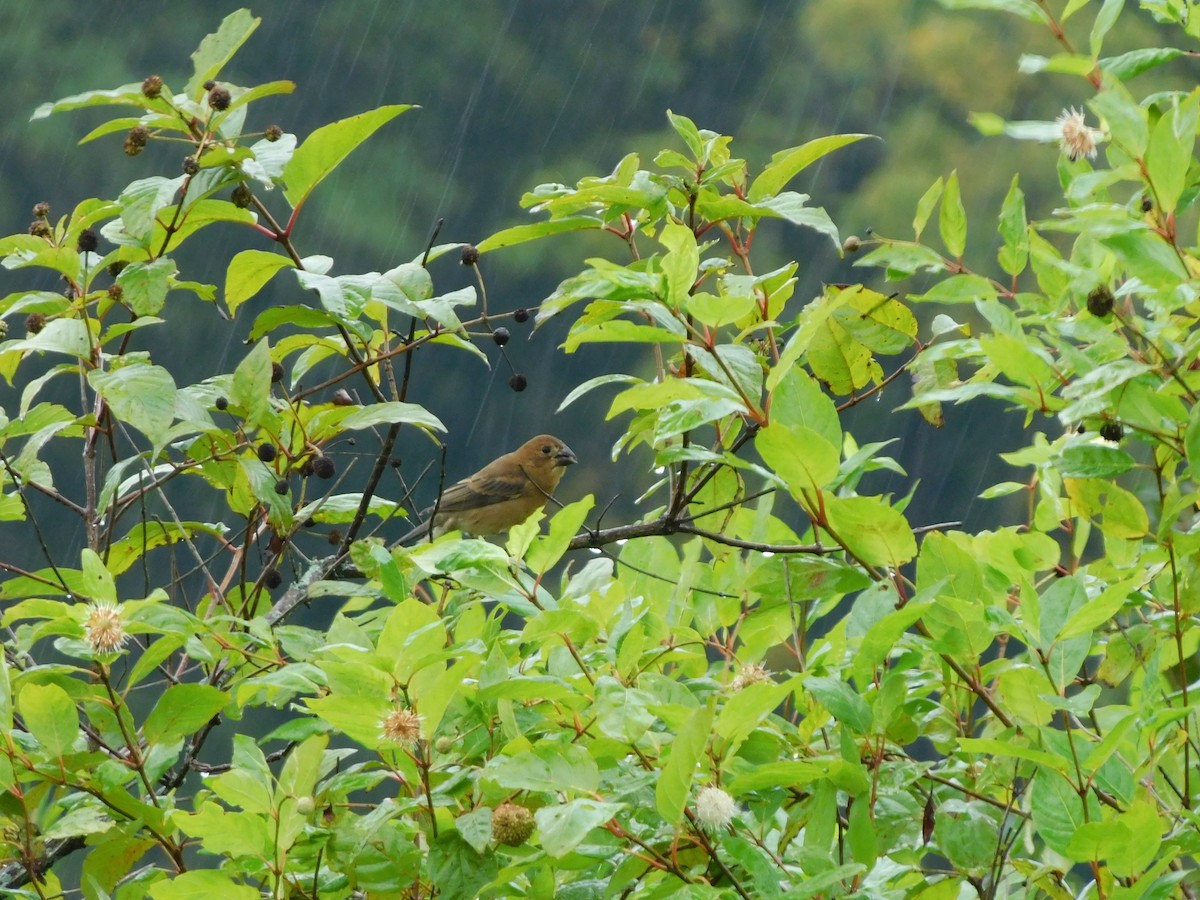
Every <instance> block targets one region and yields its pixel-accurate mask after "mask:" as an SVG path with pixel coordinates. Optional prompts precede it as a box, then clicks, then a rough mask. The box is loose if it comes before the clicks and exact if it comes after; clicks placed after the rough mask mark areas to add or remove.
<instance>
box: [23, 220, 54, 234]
mask: <svg viewBox="0 0 1200 900" xmlns="http://www.w3.org/2000/svg"><path fill="white" fill-rule="evenodd" d="M29 233H30V234H32V235H33V236H34V237H40V238H48V237H50V235H51V234H53V232H52V231H51V230H50V223H49V222H47V221H46V220H45V219H34V220H33V221H32V222H30V223H29Z"/></svg>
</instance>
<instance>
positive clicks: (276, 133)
mask: <svg viewBox="0 0 1200 900" xmlns="http://www.w3.org/2000/svg"><path fill="white" fill-rule="evenodd" d="M263 137H265V138H266V139H267V140H268V141H270V142H271V143H275V141H277V140H279V139H280V138H281V137H283V129H282V128H280V127H279V126H278V125H272V126H271V127H270V128H268V129H267V130H266V131H265V132H264V133H263Z"/></svg>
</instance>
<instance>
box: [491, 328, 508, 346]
mask: <svg viewBox="0 0 1200 900" xmlns="http://www.w3.org/2000/svg"><path fill="white" fill-rule="evenodd" d="M508 338H509V333H508V329H507V328H497V329H496V330H495V331H493V332H492V340H493V341H495V342H496V346H497V347H503V346H504V345H505V344H507V343H508Z"/></svg>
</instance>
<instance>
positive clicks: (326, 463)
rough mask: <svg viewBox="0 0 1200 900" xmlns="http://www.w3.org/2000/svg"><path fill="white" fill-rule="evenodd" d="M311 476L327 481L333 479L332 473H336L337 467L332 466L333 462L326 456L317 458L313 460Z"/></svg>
mask: <svg viewBox="0 0 1200 900" xmlns="http://www.w3.org/2000/svg"><path fill="white" fill-rule="evenodd" d="M312 468H313V474H314V475H316V476H317V477H318V478H324V479H329V478H332V477H333V473H334V472H336V471H337V466H335V465H334V464H333V460H332V459H330V458H329V457H328V456H318V457H317V458H316V459H314V460H313V464H312Z"/></svg>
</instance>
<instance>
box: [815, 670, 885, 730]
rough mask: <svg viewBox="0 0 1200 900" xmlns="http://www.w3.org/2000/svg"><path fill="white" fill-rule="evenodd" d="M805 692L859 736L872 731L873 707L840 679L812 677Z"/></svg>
mask: <svg viewBox="0 0 1200 900" xmlns="http://www.w3.org/2000/svg"><path fill="white" fill-rule="evenodd" d="M803 683H804V690H806V691H807V692H808V693H810V694H812V695H813V697H815V698H816V700H817V702H818V703H820V704H821V705H822V706H823V707H825V708H826V709H827V710H829V713H830V715H832V716H833V717H834V718H835V719H837V720H838V721H839V722H841V723H842V724H843V725H845V726H846V727H848V728H850V729H851V730H852V731H854V732H855V733H857V734H867V733H868V732H869V731H870V730H871V707H870V705H869V704H868V703H867V701H866V700H864V699H863V698H862V697H860V696H859V695H858V693H857V692H856V691H855V690H854V688H852V687H850V685H848V684H846V682H844V681H842V680H841V679H840V678H834V677H823V676H821V677H818V676H815V675H810V676H809V677H808V678H805V679H804V682H803Z"/></svg>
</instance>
